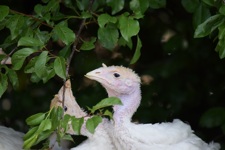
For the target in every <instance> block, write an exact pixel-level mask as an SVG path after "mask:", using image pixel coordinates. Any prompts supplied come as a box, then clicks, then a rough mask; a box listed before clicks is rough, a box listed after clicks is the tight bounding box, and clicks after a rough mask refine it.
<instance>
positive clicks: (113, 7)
mask: <svg viewBox="0 0 225 150" xmlns="http://www.w3.org/2000/svg"><path fill="white" fill-rule="evenodd" d="M15 3H16V2H15ZM32 3H33V2H32ZM11 6H13V5H11ZM11 6H7V4H3V5H0V30H1V32H2V33H3V34H4V35H5V36H1V37H0V40H1V45H0V48H2V49H3V51H4V53H6V54H4V53H0V62H1V64H0V70H1V71H0V97H4V94H5V95H6V94H7V93H8V92H7V89H8V90H9V89H10V87H11V86H12V87H13V88H14V91H16V93H15V94H18V93H19V92H18V93H17V91H20V90H23V86H24V85H26V84H27V83H26V82H28V83H30V82H32V83H35V84H32V85H34V86H35V85H40V84H42V83H44V85H45V87H43V85H42V89H43V91H45V90H46V89H47V88H49V89H53V87H54V86H52V82H51V81H52V80H56V81H58V80H59V81H61V82H63V81H65V80H66V79H68V78H70V77H71V75H73V73H74V72H75V71H74V70H76V73H77V74H76V75H74V76H75V77H77V78H78V77H80V76H81V74H83V73H86V72H87V71H88V70H90V69H93V68H95V67H96V66H98V65H99V63H98V62H101V61H106V62H108V63H109V64H125V65H130V66H132V67H136V68H137V70H139V72H140V73H142V74H145V73H146V74H151V75H152V76H153V77H154V82H153V83H152V84H151V87H148V86H144V85H143V86H144V87H143V93H147V94H143V106H141V107H142V109H140V111H139V112H137V116H138V115H139V117H140V118H141V119H140V120H141V121H152V122H154V121H165V120H166V119H168V118H170V117H171V116H170V114H172V115H173V117H174V116H176V115H177V114H184V115H186V116H188V117H187V118H188V119H192V117H190V116H193V115H194V116H195V113H194V112H195V111H193V112H190V111H188V112H189V114H186V113H187V112H186V111H185V110H186V109H182V106H190V109H191V108H194V109H196V110H197V109H199V107H200V106H201V107H202V112H201V113H202V114H200V115H199V116H198V115H196V116H195V117H196V118H195V119H194V121H196V120H198V121H199V126H200V127H206V128H211V129H212V130H213V129H215V128H219V129H222V131H223V133H224V128H225V127H224V115H221V116H218V114H224V109H223V108H224V107H219V108H218V107H217V105H220V104H221V103H222V102H220V100H221V98H220V96H221V95H222V94H220V92H221V93H222V92H224V91H223V89H224V84H225V83H224V82H222V81H221V82H218V81H217V80H219V79H222V77H223V75H224V71H222V70H224V69H222V68H223V65H224V64H223V60H221V61H222V63H220V62H218V60H216V57H215V56H214V55H213V52H211V51H212V50H211V49H213V48H215V50H216V51H217V52H218V53H219V57H220V58H221V59H222V58H224V57H225V49H224V45H225V44H224V41H225V39H224V31H225V29H224V27H225V26H224V15H225V12H224V11H225V6H224V3H223V1H222V0H181V1H179V2H177V1H173V0H168V1H166V0H144V1H142V0H130V1H121V0H96V1H94V0H76V1H72V0H64V1H59V0H57V1H55V0H42V1H40V2H39V3H35V6H34V8H32V13H30V12H29V13H26V12H23V11H21V10H19V9H18V10H17V8H11ZM177 9H178V10H177ZM181 10H182V11H181ZM171 12H172V13H171ZM31 14H32V15H31ZM181 14H182V15H183V16H185V17H187V18H183V16H182V15H181ZM179 15H181V16H182V17H180V16H179ZM190 20H191V21H192V24H190V23H189V22H190ZM171 31H172V32H171ZM164 35H168V36H169V37H170V38H168V39H167V40H165V42H161V37H162V36H164ZM207 36H209V37H210V40H208V38H207ZM193 37H194V38H195V39H193ZM197 38H198V39H197ZM205 41H207V42H205ZM209 41H210V42H209ZM212 41H213V42H212ZM210 44H211V45H210ZM214 44H216V46H215V45H214ZM102 49H104V50H106V52H105V51H104V52H102V53H100V52H97V50H102ZM118 49H119V50H118ZM130 50H131V51H130ZM118 51H119V52H120V54H121V53H122V57H121V58H120V59H118V57H119V56H120V55H116V54H117V52H118ZM74 53H76V54H77V55H76V56H75V57H74ZM93 53H96V54H97V57H96V56H95V55H93ZM108 53H110V54H112V55H110V56H111V57H109V56H107V54H108ZM116 56H117V57H116ZM115 57H116V58H117V59H113V58H115ZM10 58H11V60H12V65H7V64H6V63H5V62H6V60H7V59H10ZM102 58H103V59H102ZM104 58H105V59H104ZM99 59H100V60H99ZM214 63H215V66H212V64H214ZM162 64H163V65H162ZM71 66H72V67H71ZM73 68H76V69H73ZM199 68H200V69H199ZM204 68H206V69H209V70H206V69H204ZM143 70H146V71H143ZM216 75H218V76H219V77H220V78H219V77H215V78H213V79H214V80H213V79H212V76H216ZM199 76H200V77H199ZM181 77H182V79H183V80H182V83H180V80H178V78H181ZM27 78H29V81H28V80H27ZM80 78H81V77H80ZM199 80H201V81H202V82H200V81H199ZM212 80H213V81H212ZM76 81H77V82H76V83H79V82H80V79H78V80H76ZM48 85H49V87H48ZM180 87H181V88H180ZM57 90H58V89H57ZM98 90H99V89H98V87H96V89H95V90H93V89H92V90H90V91H91V93H94V94H93V95H92V94H86V93H83V95H82V96H80V95H78V98H80V99H96V96H97V99H98V96H99V95H101V93H103V92H101V91H98ZM184 91H185V92H184ZM211 91H213V92H212V93H214V94H213V96H211V97H210V96H209V97H207V98H205V95H207V94H208V92H209V93H211ZM95 93H98V94H99V95H97V94H95ZM18 95H19V94H18ZM203 95H204V96H203ZM26 96H27V95H26ZM18 97H20V96H18ZM203 97H204V98H205V99H204V98H203ZM212 97H213V98H212ZM21 99H22V98H21ZM23 99H24V101H25V100H27V99H28V98H27V99H26V98H23ZM37 99H38V98H37ZM202 99H203V100H202ZM211 99H213V100H211ZM28 100H29V99H28ZM38 100H39V99H38ZM45 100H46V97H45ZM108 100H109V99H103V100H102V101H101V102H100V103H98V104H97V105H94V106H93V107H92V109H89V111H90V112H91V114H94V113H95V114H96V113H97V115H94V117H92V118H90V119H88V121H87V122H86V127H87V128H88V130H89V131H90V132H91V133H94V130H95V128H96V127H97V125H98V124H99V123H100V122H101V121H102V117H103V116H104V117H105V116H107V117H111V116H112V113H111V112H110V111H109V110H104V109H102V108H105V107H108V106H111V105H112V104H114V103H116V104H119V103H120V102H119V101H118V100H117V99H116V98H111V99H110V100H112V101H111V102H110V101H108ZM21 101H22V100H21ZM149 101H150V102H149ZM212 101H213V102H212ZM41 102H42V101H41ZM41 102H40V103H41ZM217 102H218V103H217ZM21 103H22V102H21ZM24 103H25V104H26V105H28V104H27V103H31V102H30V101H29V102H28V101H26V102H24ZM42 103H43V102H42ZM45 103H47V104H48V102H46V101H45ZM92 103H94V102H90V101H89V105H91V104H92ZM149 103H150V104H151V105H150V104H149ZM203 103H204V104H205V105H204V106H202V105H203ZM206 105H207V106H206ZM171 106H172V107H171ZM32 107H34V106H32ZM149 107H150V108H151V110H150V111H149V110H148V109H147V108H149ZM210 107H212V108H210ZM45 108H46V107H45ZM183 108H184V107H183ZM99 109H100V110H99ZM45 110H46V109H45ZM32 113H33V112H32ZM156 113H157V115H155V116H156V117H154V116H153V115H154V114H156ZM62 114H63V110H62V109H60V108H58V109H51V110H49V111H48V112H46V113H38V114H34V115H32V116H30V117H28V119H27V120H26V123H27V125H29V126H30V127H31V128H30V130H29V131H28V132H27V134H26V136H25V143H24V147H25V148H29V147H32V146H33V145H36V144H38V143H39V142H41V141H43V140H45V139H47V138H48V136H49V135H50V134H51V133H53V132H56V133H57V135H58V139H57V140H58V141H60V139H68V140H71V138H70V136H69V135H68V134H66V131H67V130H68V126H67V125H68V122H70V121H71V122H72V124H74V125H73V126H72V127H73V130H74V131H76V132H77V133H80V127H81V125H82V124H83V122H84V121H83V120H82V119H80V118H75V117H74V116H68V115H66V116H64V117H62V116H63V115H62ZM191 114H192V115H191ZM151 115H152V116H151ZM149 116H150V117H149ZM178 117H180V116H179V115H178ZM137 118H138V117H137ZM149 118H151V119H149ZM187 118H185V119H187ZM185 121H186V120H185ZM196 124H198V123H196V122H194V125H195V127H196V126H197V125H196ZM61 129H64V130H61ZM223 136H224V135H223Z"/></svg>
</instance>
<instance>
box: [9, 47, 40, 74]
mask: <svg viewBox="0 0 225 150" xmlns="http://www.w3.org/2000/svg"><path fill="white" fill-rule="evenodd" d="M35 51H36V50H34V49H32V48H22V49H20V50H18V51H16V52H15V53H14V54H13V56H12V65H13V69H14V70H19V69H20V68H21V67H22V65H23V63H24V60H25V59H26V57H27V56H29V55H30V54H32V53H34V52H35Z"/></svg>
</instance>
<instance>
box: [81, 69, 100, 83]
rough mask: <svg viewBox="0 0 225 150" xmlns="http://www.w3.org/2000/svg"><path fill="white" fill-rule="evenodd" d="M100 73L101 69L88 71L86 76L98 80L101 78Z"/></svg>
mask: <svg viewBox="0 0 225 150" xmlns="http://www.w3.org/2000/svg"><path fill="white" fill-rule="evenodd" d="M100 73H101V72H100V71H97V70H93V71H90V72H88V73H87V74H86V75H84V76H85V77H87V78H88V79H91V80H97V81H98V79H100V76H99V74H100Z"/></svg>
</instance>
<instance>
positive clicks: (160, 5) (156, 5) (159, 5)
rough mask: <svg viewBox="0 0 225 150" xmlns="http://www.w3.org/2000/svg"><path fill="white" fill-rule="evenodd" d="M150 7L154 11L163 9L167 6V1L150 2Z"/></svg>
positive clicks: (152, 0) (153, 0) (151, 0)
mask: <svg viewBox="0 0 225 150" xmlns="http://www.w3.org/2000/svg"><path fill="white" fill-rule="evenodd" d="M149 6H150V7H151V8H153V9H158V8H163V7H165V6H166V0H149Z"/></svg>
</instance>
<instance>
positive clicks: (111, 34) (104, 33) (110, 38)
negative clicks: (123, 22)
mask: <svg viewBox="0 0 225 150" xmlns="http://www.w3.org/2000/svg"><path fill="white" fill-rule="evenodd" d="M118 38H119V32H118V30H117V28H116V27H115V26H113V25H107V26H106V27H103V28H99V29H98V39H99V41H100V43H101V44H102V46H103V47H105V48H107V49H109V50H112V49H113V48H114V47H115V46H116V44H117V41H118Z"/></svg>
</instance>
